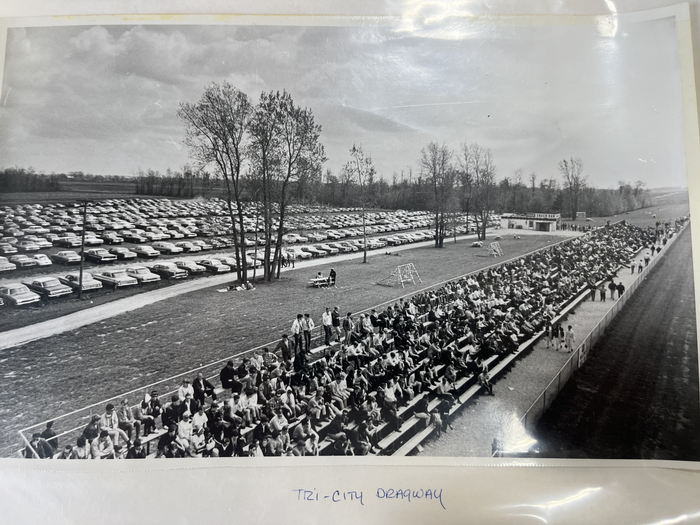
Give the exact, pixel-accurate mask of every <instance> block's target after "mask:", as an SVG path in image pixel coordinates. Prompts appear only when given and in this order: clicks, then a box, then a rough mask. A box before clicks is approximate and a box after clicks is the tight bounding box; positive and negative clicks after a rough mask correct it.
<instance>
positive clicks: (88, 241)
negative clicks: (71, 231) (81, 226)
mask: <svg viewBox="0 0 700 525" xmlns="http://www.w3.org/2000/svg"><path fill="white" fill-rule="evenodd" d="M104 243H105V241H104V239H103V238H102V237H96V236H95V235H86V236H85V246H101V245H102V244H104Z"/></svg>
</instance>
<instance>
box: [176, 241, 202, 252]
mask: <svg viewBox="0 0 700 525" xmlns="http://www.w3.org/2000/svg"><path fill="white" fill-rule="evenodd" d="M175 246H177V247H178V248H182V251H183V252H187V253H196V252H201V251H202V247H201V246H199V245H198V244H194V243H192V242H190V241H180V242H177V243H175Z"/></svg>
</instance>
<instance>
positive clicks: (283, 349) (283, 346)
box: [275, 334, 292, 363]
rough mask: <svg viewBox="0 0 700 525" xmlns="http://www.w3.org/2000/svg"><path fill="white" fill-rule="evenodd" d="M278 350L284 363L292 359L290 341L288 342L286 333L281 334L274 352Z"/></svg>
mask: <svg viewBox="0 0 700 525" xmlns="http://www.w3.org/2000/svg"><path fill="white" fill-rule="evenodd" d="M278 351H279V352H280V354H281V355H282V361H284V362H285V363H289V362H291V361H292V343H290V342H289V337H287V334H282V340H281V341H280V342H279V343H277V346H276V347H275V352H278Z"/></svg>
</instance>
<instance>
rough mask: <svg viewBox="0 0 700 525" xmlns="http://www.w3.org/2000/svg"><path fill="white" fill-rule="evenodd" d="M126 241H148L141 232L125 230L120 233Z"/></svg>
mask: <svg viewBox="0 0 700 525" xmlns="http://www.w3.org/2000/svg"><path fill="white" fill-rule="evenodd" d="M120 237H122V238H123V239H124V240H125V241H128V242H135V243H138V242H146V237H145V236H143V235H141V234H140V233H136V232H134V231H124V232H122V234H121V235H120Z"/></svg>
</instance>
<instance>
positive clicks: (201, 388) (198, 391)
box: [192, 372, 216, 406]
mask: <svg viewBox="0 0 700 525" xmlns="http://www.w3.org/2000/svg"><path fill="white" fill-rule="evenodd" d="M192 389H193V391H194V394H193V396H192V397H194V399H196V400H197V403H199V405H200V406H201V405H204V403H206V400H207V398H208V397H211V398H212V400H215V399H216V393H215V392H214V390H215V389H214V385H212V384H211V383H210V382H209V381H208V380H206V379H205V378H204V375H203V374H202V372H197V377H196V378H195V380H194V381H193V383H192Z"/></svg>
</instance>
